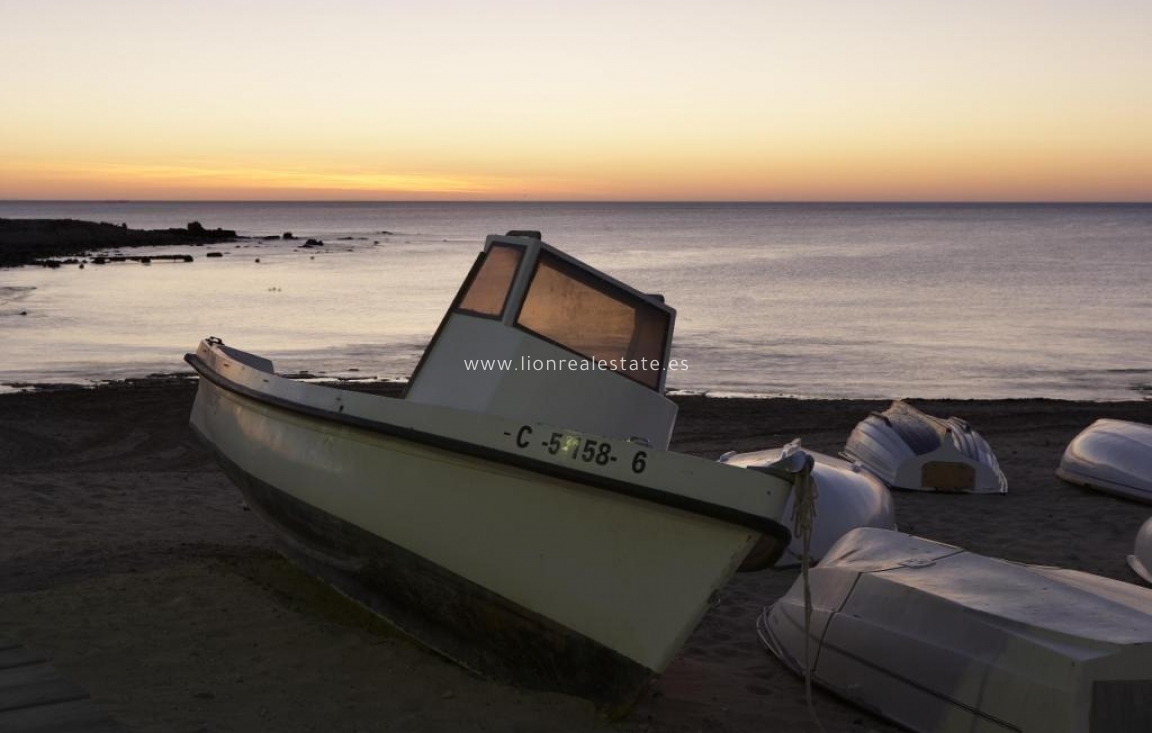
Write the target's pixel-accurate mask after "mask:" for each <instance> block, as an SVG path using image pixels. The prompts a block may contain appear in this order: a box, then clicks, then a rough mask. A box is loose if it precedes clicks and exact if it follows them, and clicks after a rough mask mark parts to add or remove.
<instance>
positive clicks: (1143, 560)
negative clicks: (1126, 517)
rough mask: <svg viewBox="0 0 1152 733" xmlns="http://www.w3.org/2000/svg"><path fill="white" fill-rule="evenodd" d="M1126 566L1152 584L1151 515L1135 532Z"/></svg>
mask: <svg viewBox="0 0 1152 733" xmlns="http://www.w3.org/2000/svg"><path fill="white" fill-rule="evenodd" d="M1128 566H1129V567H1131V568H1132V570H1133V571H1134V572H1135V573H1136V574H1137V575H1139V576H1140V577H1141V578H1143V579H1144V582H1145V583H1148V584H1150V585H1152V517H1150V518H1149V519H1148V521H1147V522H1145V523H1144V525H1143V526H1142V527H1140V531H1139V532H1137V533H1136V545H1135V547H1133V549H1132V554H1131V555H1129V556H1128Z"/></svg>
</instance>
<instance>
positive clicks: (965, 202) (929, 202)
mask: <svg viewBox="0 0 1152 733" xmlns="http://www.w3.org/2000/svg"><path fill="white" fill-rule="evenodd" d="M0 204H366V205H371V204H468V205H478V206H483V205H487V204H622V205H635V204H697V205H699V204H705V205H707V204H740V205H765V204H775V205H806V204H809V205H840V206H843V205H852V206H866V205H879V206H891V205H901V206H913V205H924V206H942V205H947V206H1147V205H1152V199H1150V200H1124V199H1117V200H1109V201H1100V200H1075V199H1070V200H1036V199H1004V200H996V199H988V200H977V199H863V200H859V199H858V200H853V199H819V200H816V199H730V200H721V199H529V200H526V199H491V200H475V199H122V198H116V199H41V198H29V199H0Z"/></svg>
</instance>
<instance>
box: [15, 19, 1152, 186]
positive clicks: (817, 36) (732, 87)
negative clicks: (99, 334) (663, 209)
mask: <svg viewBox="0 0 1152 733" xmlns="http://www.w3.org/2000/svg"><path fill="white" fill-rule="evenodd" d="M416 6H417V4H416V3H412V2H392V1H388V0H375V1H372V2H370V1H368V0H360V1H350V0H328V1H327V2H323V3H321V2H299V1H292V0H285V1H281V2H267V1H266V0H258V1H255V2H245V3H235V2H223V1H222V0H200V1H199V2H195V3H193V2H143V1H142V0H119V1H116V0H111V1H108V2H101V3H91V2H83V1H75V2H61V1H60V0H40V1H39V2H35V3H11V4H8V5H7V6H6V7H5V10H4V22H3V23H2V24H0V99H3V100H4V102H3V114H2V115H0V128H2V130H3V132H2V134H0V198H83V199H93V198H95V199H108V198H117V199H119V198H128V199H481V200H483V199H523V198H527V199H537V200H539V199H548V200H572V199H595V200H617V199H619V200H1061V201H1069V200H1081V201H1099V200H1109V201H1149V200H1152V134H1150V133H1149V132H1148V131H1149V130H1152V83H1149V80H1150V79H1152V52H1149V51H1148V50H1147V45H1148V44H1147V37H1148V29H1149V28H1152V3H1148V2H1134V1H1131V0H1110V2H1108V3H1092V2H1087V1H1085V0H1048V1H1047V2H1020V1H1016V0H1001V1H1000V2H991V1H987V0H974V1H970V2H966V3H937V2H923V1H920V2H912V1H903V0H902V1H900V2H892V1H885V0H877V1H875V2H868V3H862V2H847V1H845V2H829V1H827V0H825V1H823V2H821V1H819V0H815V1H811V2H773V1H771V0H758V1H756V2H751V1H748V2H745V1H734V0H718V1H717V2H709V3H704V2H678V1H675V0H665V1H664V2H656V1H654V0H643V1H638V0H618V1H617V2H614V3H609V2H601V1H600V0H590V1H588V2H581V3H567V2H565V3H561V2H545V1H543V0H536V1H535V2H528V1H527V0H522V1H520V2H513V1H510V0H490V1H489V2H484V3H479V2H464V1H462V0H455V1H452V0H447V1H445V0H441V1H436V0H429V1H427V2H423V3H420V4H419V7H416Z"/></svg>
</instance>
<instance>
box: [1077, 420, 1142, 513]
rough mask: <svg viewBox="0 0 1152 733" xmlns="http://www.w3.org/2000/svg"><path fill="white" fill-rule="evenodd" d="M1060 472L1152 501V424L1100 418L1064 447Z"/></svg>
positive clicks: (1083, 483) (1089, 484) (1103, 488)
mask: <svg viewBox="0 0 1152 733" xmlns="http://www.w3.org/2000/svg"><path fill="white" fill-rule="evenodd" d="M1056 475H1057V476H1059V477H1060V478H1062V479H1064V480H1065V481H1067V482H1069V483H1073V484H1077V485H1078V486H1087V487H1088V488H1091V489H1097V490H1099V491H1105V492H1108V493H1110V494H1117V495H1119V496H1125V497H1127V498H1129V499H1137V500H1139V501H1146V502H1152V425H1145V424H1143V423H1138V422H1131V421H1129V420H1112V419H1107V418H1105V419H1100V420H1097V421H1096V422H1094V423H1092V424H1091V425H1089V426H1088V427H1087V428H1085V429H1084V430H1083V431H1082V432H1081V433H1080V434H1079V435H1077V436H1076V437H1075V438H1073V439H1072V442H1071V443H1069V444H1068V447H1067V448H1065V449H1064V455H1063V457H1061V459H1060V467H1059V468H1057V469H1056Z"/></svg>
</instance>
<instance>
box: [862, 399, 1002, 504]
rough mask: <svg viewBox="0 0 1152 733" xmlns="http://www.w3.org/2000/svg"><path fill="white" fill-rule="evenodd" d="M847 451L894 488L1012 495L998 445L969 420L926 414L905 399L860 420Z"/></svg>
mask: <svg viewBox="0 0 1152 733" xmlns="http://www.w3.org/2000/svg"><path fill="white" fill-rule="evenodd" d="M843 455H844V457H845V458H847V459H849V460H851V461H859V462H860V463H861V464H862V465H863V466H864V468H866V469H868V470H869V471H871V472H872V473H874V474H876V475H877V476H878V477H879V478H880V480H881V481H883V482H884V483H885V484H887V485H888V486H891V487H892V488H894V489H911V490H915V491H942V492H952V493H956V492H961V493H972V494H1006V493H1008V480H1007V479H1006V478H1004V474H1003V472H1001V471H1000V464H999V463H998V462H997V461H996V455H995V454H994V453H993V452H992V448H991V447H990V446H989V445H988V442H987V441H986V440H984V438H982V437H981V436H980V434H979V433H977V432H976V431H975V430H973V429H972V427H971V426H970V425H969V424H968V423H967V422H965V421H964V420H961V419H960V418H958V417H950V418H948V419H946V420H945V419H942V418H938V417H933V416H932V415H926V414H924V413H923V412H921V411H920V410H917V409H916V408H915V407H913V406H911V405H909V404H908V403H907V402H904V401H903V400H896V401H895V402H893V403H892V405H891V406H890V407H889V408H888V409H887V410H885V411H884V412H874V413H872V414H871V415H869V416H868V417H867V418H865V419H864V420H862V421H861V422H860V423H859V424H857V425H856V428H855V429H854V430H853V431H852V434H851V435H849V436H848V443H847V444H846V445H845V447H844V451H843Z"/></svg>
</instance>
